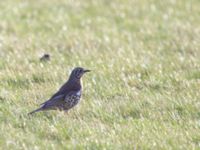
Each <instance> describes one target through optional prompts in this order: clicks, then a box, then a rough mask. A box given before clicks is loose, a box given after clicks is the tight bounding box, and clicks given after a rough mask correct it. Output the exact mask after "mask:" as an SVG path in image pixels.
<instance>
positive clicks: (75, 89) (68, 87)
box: [28, 67, 91, 115]
mask: <svg viewBox="0 0 200 150" xmlns="http://www.w3.org/2000/svg"><path fill="white" fill-rule="evenodd" d="M90 71H91V70H89V69H84V68H82V67H76V68H74V69H73V70H72V72H71V74H70V76H69V79H68V81H67V82H65V83H64V84H63V85H62V86H61V87H60V89H59V90H58V91H57V92H56V93H55V94H53V96H52V97H51V98H50V99H49V100H47V101H46V102H44V103H42V104H40V107H39V108H38V109H36V110H34V111H32V112H30V113H28V114H29V115H31V114H34V113H36V112H39V111H45V110H60V111H65V112H67V111H68V110H69V109H71V108H73V107H74V106H76V105H77V104H78V103H79V101H80V99H81V95H82V84H81V78H82V76H83V75H84V74H85V73H87V72H90Z"/></svg>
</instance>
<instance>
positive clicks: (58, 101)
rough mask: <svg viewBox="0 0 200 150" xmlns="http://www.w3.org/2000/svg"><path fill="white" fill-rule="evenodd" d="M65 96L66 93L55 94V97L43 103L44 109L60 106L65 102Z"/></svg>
mask: <svg viewBox="0 0 200 150" xmlns="http://www.w3.org/2000/svg"><path fill="white" fill-rule="evenodd" d="M64 98H65V95H64V94H62V95H58V96H55V97H53V98H51V99H50V100H48V101H46V102H44V103H43V104H41V105H42V106H41V107H42V108H43V109H52V108H56V107H58V106H60V105H61V104H62V103H63V102H64Z"/></svg>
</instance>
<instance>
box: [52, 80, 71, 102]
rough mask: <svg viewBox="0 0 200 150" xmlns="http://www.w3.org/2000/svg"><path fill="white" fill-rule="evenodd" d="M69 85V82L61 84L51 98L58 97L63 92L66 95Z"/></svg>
mask: <svg viewBox="0 0 200 150" xmlns="http://www.w3.org/2000/svg"><path fill="white" fill-rule="evenodd" d="M67 87H68V85H67V82H66V83H65V84H63V85H62V86H61V88H60V89H59V90H58V92H56V93H55V94H54V95H53V96H52V97H51V98H50V99H53V98H54V97H57V96H59V95H62V94H64V95H66V94H67V91H68V88H67Z"/></svg>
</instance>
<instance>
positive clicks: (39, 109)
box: [28, 107, 43, 115]
mask: <svg viewBox="0 0 200 150" xmlns="http://www.w3.org/2000/svg"><path fill="white" fill-rule="evenodd" d="M42 110H43V108H42V107H40V108H38V109H36V110H34V111H31V112H30V113H28V115H32V114H34V113H36V112H38V111H42Z"/></svg>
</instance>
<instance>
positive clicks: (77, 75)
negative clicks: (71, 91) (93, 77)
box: [70, 67, 91, 80]
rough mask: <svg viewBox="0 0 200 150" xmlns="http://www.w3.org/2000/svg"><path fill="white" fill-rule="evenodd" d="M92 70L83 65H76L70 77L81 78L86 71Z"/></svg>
mask: <svg viewBox="0 0 200 150" xmlns="http://www.w3.org/2000/svg"><path fill="white" fill-rule="evenodd" d="M90 71H91V70H88V69H84V68H82V67H76V68H74V69H73V71H72V73H71V75H70V78H71V79H75V80H77V79H80V78H81V77H82V76H83V75H84V74H85V73H86V72H90Z"/></svg>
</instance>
